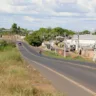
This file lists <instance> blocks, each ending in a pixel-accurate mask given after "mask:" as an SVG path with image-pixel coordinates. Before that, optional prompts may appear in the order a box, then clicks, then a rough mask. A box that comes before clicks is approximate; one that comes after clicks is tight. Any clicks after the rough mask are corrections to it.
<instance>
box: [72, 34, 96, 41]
mask: <svg viewBox="0 0 96 96" xmlns="http://www.w3.org/2000/svg"><path fill="white" fill-rule="evenodd" d="M72 39H78V35H74V36H73V38H72ZM79 39H80V40H96V35H92V34H86V35H79Z"/></svg>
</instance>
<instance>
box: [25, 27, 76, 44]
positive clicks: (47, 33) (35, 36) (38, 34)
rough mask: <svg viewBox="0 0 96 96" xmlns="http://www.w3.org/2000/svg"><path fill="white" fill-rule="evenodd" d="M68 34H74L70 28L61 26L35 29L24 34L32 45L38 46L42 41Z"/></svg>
mask: <svg viewBox="0 0 96 96" xmlns="http://www.w3.org/2000/svg"><path fill="white" fill-rule="evenodd" d="M64 33H66V36H70V35H73V34H75V32H74V31H72V30H67V29H63V28H61V27H56V28H53V29H52V28H40V29H39V30H37V31H33V33H32V34H30V35H26V38H25V40H26V41H27V42H28V43H29V44H30V45H32V46H40V45H41V44H42V42H43V41H44V40H45V41H49V40H53V39H56V36H64Z"/></svg>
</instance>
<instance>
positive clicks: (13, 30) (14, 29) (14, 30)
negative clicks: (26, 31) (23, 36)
mask: <svg viewBox="0 0 96 96" xmlns="http://www.w3.org/2000/svg"><path fill="white" fill-rule="evenodd" d="M11 30H12V33H13V34H14V33H15V34H18V28H17V24H16V23H14V24H13V25H12V27H11Z"/></svg>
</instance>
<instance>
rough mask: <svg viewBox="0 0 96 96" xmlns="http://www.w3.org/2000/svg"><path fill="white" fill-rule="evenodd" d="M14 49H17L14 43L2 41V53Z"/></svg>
mask: <svg viewBox="0 0 96 96" xmlns="http://www.w3.org/2000/svg"><path fill="white" fill-rule="evenodd" d="M13 47H16V45H15V43H13V42H7V41H5V40H1V41H0V51H4V50H11V49H12V48H13Z"/></svg>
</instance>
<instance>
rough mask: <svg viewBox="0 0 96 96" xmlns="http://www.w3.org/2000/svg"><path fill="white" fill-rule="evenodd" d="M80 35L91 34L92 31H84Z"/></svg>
mask: <svg viewBox="0 0 96 96" xmlns="http://www.w3.org/2000/svg"><path fill="white" fill-rule="evenodd" d="M80 34H90V31H88V30H84V31H83V32H80Z"/></svg>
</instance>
